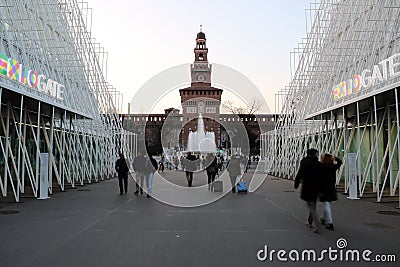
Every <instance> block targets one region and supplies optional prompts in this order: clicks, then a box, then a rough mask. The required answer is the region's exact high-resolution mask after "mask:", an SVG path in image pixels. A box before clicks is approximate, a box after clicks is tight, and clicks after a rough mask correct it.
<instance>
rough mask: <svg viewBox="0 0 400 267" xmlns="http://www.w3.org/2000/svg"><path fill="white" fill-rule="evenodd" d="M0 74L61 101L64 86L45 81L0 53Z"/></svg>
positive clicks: (34, 72) (48, 80)
mask: <svg viewBox="0 0 400 267" xmlns="http://www.w3.org/2000/svg"><path fill="white" fill-rule="evenodd" d="M0 74H1V75H3V76H6V77H8V78H10V79H12V80H15V81H18V82H20V83H22V84H24V85H28V86H29V87H30V88H32V89H35V90H37V91H39V92H41V93H44V94H46V95H49V96H51V97H53V98H55V99H57V100H59V101H63V100H64V98H63V93H64V90H63V88H64V85H62V84H60V83H58V82H56V81H54V80H50V79H47V78H46V76H45V75H43V74H39V75H38V74H37V72H36V71H34V70H30V69H28V68H26V67H25V66H24V65H23V64H21V63H19V62H18V61H16V60H14V59H12V58H9V57H7V56H6V55H4V54H1V53H0Z"/></svg>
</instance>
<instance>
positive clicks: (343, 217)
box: [0, 170, 400, 267]
mask: <svg viewBox="0 0 400 267" xmlns="http://www.w3.org/2000/svg"><path fill="white" fill-rule="evenodd" d="M252 171H253V170H250V172H249V173H248V174H246V175H245V180H248V179H249V178H250V176H251V174H252ZM163 175H164V176H165V178H166V179H167V180H169V181H171V182H173V183H176V184H179V185H182V186H185V185H186V180H185V176H184V173H183V172H180V171H173V170H166V171H165V173H164V174H163ZM155 179H160V177H159V176H156V177H155ZM205 183H206V177H205V174H204V173H203V174H201V173H199V174H195V177H194V186H201V185H205ZM129 186H130V188H129V192H128V194H126V195H123V196H120V195H119V190H118V180H117V179H111V180H107V181H104V182H100V183H95V184H90V185H86V186H83V187H78V188H77V189H70V190H68V191H66V192H59V193H56V194H54V195H51V198H50V199H48V200H41V201H39V200H34V199H29V198H27V199H24V200H23V202H22V203H14V204H10V203H0V211H3V212H4V211H10V210H15V211H18V212H19V213H17V214H10V215H0V240H1V241H0V266H40V267H44V266H367V265H368V266H399V265H398V264H399V261H400V253H399V251H400V216H388V215H381V214H378V213H377V211H394V212H396V211H398V210H396V208H395V207H396V206H397V205H398V204H397V203H373V199H361V200H348V199H346V198H345V196H343V195H342V194H340V199H339V201H338V202H335V203H334V204H333V217H334V223H335V227H336V229H335V231H334V232H332V231H328V230H324V231H323V232H322V233H321V234H315V233H313V232H312V231H311V230H310V229H309V228H307V227H306V226H305V225H304V221H305V218H306V210H305V205H304V203H303V202H302V201H300V200H299V197H298V196H299V192H298V190H293V182H292V181H289V180H285V179H277V178H274V177H271V176H268V177H267V179H266V180H265V182H264V184H263V185H262V186H261V187H260V189H259V190H258V191H256V192H254V193H251V194H247V195H245V194H241V195H238V194H231V193H229V194H227V195H225V196H224V197H223V198H221V199H219V200H218V201H215V202H213V203H211V204H209V205H205V206H201V207H196V208H178V207H174V206H171V205H166V204H163V203H161V202H159V201H157V200H156V199H149V198H146V197H145V196H143V195H142V196H136V195H134V194H133V191H134V183H133V182H132V180H130V181H129ZM206 191H207V190H206ZM173 193H174V192H173V191H169V192H168V194H173ZM206 193H207V194H219V193H213V192H206ZM318 209H319V212H320V211H321V205H320V204H319V206H318ZM339 238H344V239H345V240H346V242H347V248H345V249H358V250H359V251H361V252H362V251H363V250H365V249H369V250H371V251H372V252H373V255H375V254H395V255H396V260H397V262H395V263H393V262H391V263H382V262H380V263H378V262H370V263H368V264H367V263H366V262H362V261H361V262H358V263H357V262H344V261H338V260H336V261H330V260H329V259H328V257H325V260H324V261H323V262H317V263H310V262H308V261H302V262H293V261H289V262H280V261H279V260H278V259H277V257H276V255H274V258H273V261H270V260H266V261H259V260H257V252H258V251H259V250H261V249H263V248H264V247H265V245H267V246H268V250H269V251H270V250H272V249H274V250H280V249H285V250H286V251H287V253H289V251H291V250H298V251H300V253H301V252H302V251H303V250H305V249H314V250H316V252H318V253H319V252H321V251H322V250H324V249H328V248H329V247H332V249H337V240H338V239H339ZM260 255H261V256H262V255H263V254H260ZM286 257H288V255H287V254H286ZM371 257H372V256H371Z"/></svg>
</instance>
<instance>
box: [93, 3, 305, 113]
mask: <svg viewBox="0 0 400 267" xmlns="http://www.w3.org/2000/svg"><path fill="white" fill-rule="evenodd" d="M309 4H310V0H279V1H277V0H274V1H272V0H247V1H244V0H229V1H228V0H214V1H212V0H204V1H201V0H196V1H193V0H169V1H168V0H147V1H145V0H142V1H139V0H112V1H110V0H88V5H89V7H90V8H91V9H92V26H91V29H90V30H91V32H92V36H93V38H95V39H96V42H99V43H100V45H101V46H102V47H104V49H105V51H107V52H108V66H107V81H108V82H109V83H110V84H111V85H113V86H114V87H115V88H116V89H117V90H118V91H120V92H121V93H122V94H123V99H124V103H123V109H122V112H123V113H126V112H127V106H128V103H129V102H130V101H131V100H132V98H133V97H134V95H135V93H136V92H137V91H138V90H139V88H141V86H142V85H143V84H145V83H146V82H147V81H148V80H150V79H151V78H152V77H153V76H155V75H156V74H158V73H160V72H162V71H164V70H166V69H168V68H171V67H174V66H176V65H180V64H185V63H193V61H194V52H193V48H194V47H195V38H196V34H197V33H198V32H199V29H200V25H203V32H204V33H205V34H206V38H207V47H208V61H209V62H210V63H211V64H212V63H217V64H221V65H224V66H228V67H230V68H233V69H235V70H236V71H238V72H240V73H242V74H243V75H245V76H246V77H247V78H249V79H250V80H251V81H252V82H253V83H254V84H255V85H256V86H257V87H258V89H259V90H260V91H261V93H262V94H263V96H264V98H265V100H266V102H267V104H268V106H269V109H270V110H271V112H275V106H274V105H275V94H276V93H277V92H278V90H280V89H282V88H284V86H285V85H288V84H289V82H290V52H291V51H293V49H294V47H296V46H297V44H298V43H299V42H300V41H301V39H302V38H303V37H305V35H306V11H305V9H306V8H308V7H309ZM149 93H150V92H149ZM224 97H225V100H226V98H227V97H229V96H228V95H225V96H224V95H223V99H222V101H224ZM176 99H178V100H179V94H177V95H176ZM165 108H168V107H165ZM278 112H279V111H278Z"/></svg>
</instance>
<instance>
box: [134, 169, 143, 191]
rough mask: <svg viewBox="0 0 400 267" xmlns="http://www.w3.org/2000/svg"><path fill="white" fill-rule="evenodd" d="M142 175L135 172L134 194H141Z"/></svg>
mask: <svg viewBox="0 0 400 267" xmlns="http://www.w3.org/2000/svg"><path fill="white" fill-rule="evenodd" d="M144 176H145V175H144V173H142V172H136V192H139V190H140V193H143V187H144Z"/></svg>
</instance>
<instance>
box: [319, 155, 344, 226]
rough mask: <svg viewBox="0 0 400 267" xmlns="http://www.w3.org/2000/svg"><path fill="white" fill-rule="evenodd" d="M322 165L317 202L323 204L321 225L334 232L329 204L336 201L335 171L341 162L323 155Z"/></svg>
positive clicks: (331, 156)
mask: <svg viewBox="0 0 400 267" xmlns="http://www.w3.org/2000/svg"><path fill="white" fill-rule="evenodd" d="M321 163H322V176H321V178H322V182H321V193H320V198H319V200H320V201H321V202H323V204H324V216H323V217H322V218H321V224H322V225H325V228H326V229H328V230H332V231H333V230H334V227H333V219H332V209H331V202H332V201H336V200H338V197H337V193H336V171H337V170H338V169H339V168H340V166H341V165H342V160H341V159H339V158H337V157H335V156H333V155H330V154H324V155H323V156H322V158H321Z"/></svg>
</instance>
